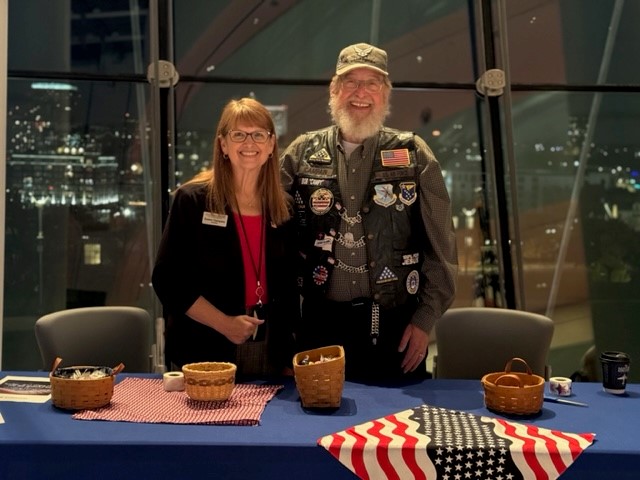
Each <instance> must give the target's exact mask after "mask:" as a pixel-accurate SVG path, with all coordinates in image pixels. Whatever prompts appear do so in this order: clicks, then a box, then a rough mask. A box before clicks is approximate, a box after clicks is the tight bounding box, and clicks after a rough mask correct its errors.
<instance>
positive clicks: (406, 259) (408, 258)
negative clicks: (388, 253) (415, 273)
mask: <svg viewBox="0 0 640 480" xmlns="http://www.w3.org/2000/svg"><path fill="white" fill-rule="evenodd" d="M419 258H420V254H419V253H410V254H408V255H402V265H415V264H416V263H418V260H419Z"/></svg>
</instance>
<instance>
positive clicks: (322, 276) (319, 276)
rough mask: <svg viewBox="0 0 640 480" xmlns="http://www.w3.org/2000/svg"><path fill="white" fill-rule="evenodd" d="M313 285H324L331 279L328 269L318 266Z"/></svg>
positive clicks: (313, 275)
mask: <svg viewBox="0 0 640 480" xmlns="http://www.w3.org/2000/svg"><path fill="white" fill-rule="evenodd" d="M312 277H313V283H315V284H316V285H324V284H325V283H326V281H327V279H328V278H329V271H328V270H327V267H325V266H323V265H318V266H317V267H315V268H314V269H313V274H312Z"/></svg>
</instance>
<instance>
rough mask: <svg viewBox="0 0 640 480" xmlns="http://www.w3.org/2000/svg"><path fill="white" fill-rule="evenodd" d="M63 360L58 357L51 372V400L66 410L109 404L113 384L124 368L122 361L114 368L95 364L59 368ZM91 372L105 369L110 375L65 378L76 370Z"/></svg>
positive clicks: (87, 408) (85, 408) (86, 408)
mask: <svg viewBox="0 0 640 480" xmlns="http://www.w3.org/2000/svg"><path fill="white" fill-rule="evenodd" d="M61 362H62V359H61V358H56V361H55V362H54V364H53V369H52V371H51V373H50V374H49V381H50V383H51V402H52V403H53V404H54V405H55V406H56V407H58V408H63V409H66V410H89V409H92V408H100V407H104V406H105V405H108V404H109V402H111V397H112V396H113V384H114V383H115V382H114V380H115V376H116V374H118V373H120V372H121V371H122V370H123V369H124V365H123V364H122V363H121V364H119V365H118V366H116V367H114V368H109V367H95V366H73V367H64V368H58V366H59V365H60V363H61ZM76 370H78V371H80V372H83V373H84V372H88V373H91V372H92V371H95V370H104V371H105V372H106V373H107V375H108V376H106V377H100V378H80V379H74V378H64V377H65V374H67V373H69V374H70V373H72V372H75V371H76Z"/></svg>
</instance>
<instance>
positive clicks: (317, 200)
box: [309, 188, 334, 215]
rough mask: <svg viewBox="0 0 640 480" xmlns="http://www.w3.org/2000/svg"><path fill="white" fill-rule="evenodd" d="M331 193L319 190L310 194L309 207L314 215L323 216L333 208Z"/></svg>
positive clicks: (325, 189)
mask: <svg viewBox="0 0 640 480" xmlns="http://www.w3.org/2000/svg"><path fill="white" fill-rule="evenodd" d="M333 200H334V198H333V193H332V192H331V190H329V189H328V188H319V189H317V190H315V191H314V192H313V193H312V194H311V198H310V199H309V207H310V208H311V211H312V212H313V213H315V214H316V215H324V214H325V213H327V212H328V211H329V210H330V209H331V207H332V206H333Z"/></svg>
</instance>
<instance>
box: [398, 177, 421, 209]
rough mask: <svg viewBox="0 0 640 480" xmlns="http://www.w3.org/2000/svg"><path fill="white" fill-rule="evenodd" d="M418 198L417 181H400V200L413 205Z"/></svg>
mask: <svg viewBox="0 0 640 480" xmlns="http://www.w3.org/2000/svg"><path fill="white" fill-rule="evenodd" d="M416 198H418V191H417V189H416V182H400V201H401V202H402V203H404V204H405V205H411V204H412V203H414V202H415V201H416Z"/></svg>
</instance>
